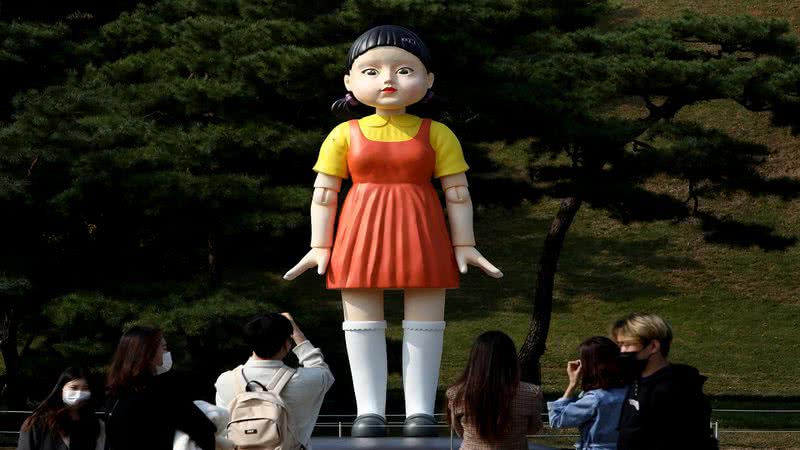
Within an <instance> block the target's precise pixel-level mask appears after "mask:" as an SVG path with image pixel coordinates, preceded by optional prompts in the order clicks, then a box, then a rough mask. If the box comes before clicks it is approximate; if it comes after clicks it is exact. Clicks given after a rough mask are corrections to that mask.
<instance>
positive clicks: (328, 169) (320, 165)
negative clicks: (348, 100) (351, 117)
mask: <svg viewBox="0 0 800 450" xmlns="http://www.w3.org/2000/svg"><path fill="white" fill-rule="evenodd" d="M349 147H350V124H349V123H348V122H343V123H340V124H339V125H337V126H336V128H334V129H333V131H331V132H330V133H329V134H328V137H326V138H325V141H323V142H322V146H321V147H320V149H319V157H318V158H317V163H316V164H315V165H314V171H315V172H318V173H324V174H325V175H332V176H335V177H339V178H347V177H348V172H347V149H348V148H349Z"/></svg>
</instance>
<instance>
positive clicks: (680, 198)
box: [483, 14, 800, 383]
mask: <svg viewBox="0 0 800 450" xmlns="http://www.w3.org/2000/svg"><path fill="white" fill-rule="evenodd" d="M518 48H519V50H518V51H514V52H512V53H511V54H508V55H504V56H503V57H501V58H499V59H498V60H497V61H496V63H495V64H494V65H493V68H492V70H493V71H494V72H495V73H496V77H497V80H498V84H499V86H498V90H499V92H501V93H503V94H504V95H501V96H500V97H498V103H497V104H496V105H495V108H496V111H501V110H505V111H520V112H521V111H525V112H526V113H525V114H507V115H504V116H502V117H503V121H497V122H493V120H494V119H493V117H492V116H491V115H489V116H487V117H485V118H483V120H485V121H486V122H488V123H491V124H492V126H490V127H485V128H488V129H491V130H494V131H496V132H497V135H496V138H501V137H504V138H505V139H509V140H513V139H515V138H516V139H528V140H529V141H528V142H531V143H530V144H529V145H527V147H526V148H527V149H528V152H529V154H530V160H531V161H533V162H532V163H531V164H530V166H529V168H528V170H529V174H528V175H529V180H531V183H532V184H533V187H534V188H536V189H539V190H541V192H542V193H543V194H544V195H547V196H549V197H551V198H555V199H560V207H559V209H558V211H557V213H556V215H555V217H554V218H553V221H552V223H551V225H550V228H549V230H548V233H547V236H546V238H545V242H544V247H543V250H542V254H541V255H540V258H539V263H538V275H537V282H536V286H535V288H534V292H533V295H532V299H533V313H532V318H531V324H530V328H529V333H528V336H527V338H526V340H525V343H524V344H523V346H522V348H521V350H520V361H521V364H522V367H523V375H524V378H525V379H527V380H529V381H532V382H535V383H539V382H540V381H541V369H540V366H539V358H540V357H541V356H542V355H543V354H544V352H545V343H546V340H547V335H548V331H549V326H550V316H551V309H552V303H553V284H554V279H555V275H556V271H557V265H558V260H559V255H560V251H561V249H562V247H563V244H564V240H565V238H566V236H567V233H568V231H569V229H570V226H571V224H572V222H573V220H574V218H575V215H576V214H577V212H578V211H579V209H580V208H581V206H582V205H584V204H588V205H590V206H591V207H592V208H594V209H600V210H605V211H607V212H608V215H609V217H611V218H613V219H616V220H618V221H620V222H621V223H623V224H627V223H631V222H635V221H638V222H641V221H655V220H666V221H673V222H675V221H684V220H688V221H691V222H693V223H696V224H697V226H698V229H699V231H702V233H703V235H704V238H705V240H706V241H708V242H712V243H722V244H727V245H735V246H741V247H749V246H756V247H760V248H762V249H765V250H776V249H783V248H786V247H787V246H789V245H793V244H794V243H795V242H796V240H797V239H796V238H795V237H785V236H780V235H776V234H774V232H773V230H772V229H771V228H769V227H767V226H764V225H761V224H750V223H741V222H737V221H735V220H733V219H730V218H726V217H722V216H720V215H718V214H715V213H714V211H713V210H712V209H710V208H709V207H707V206H706V207H703V206H702V205H701V200H702V199H709V198H725V197H724V194H732V193H741V194H744V195H749V196H753V197H754V198H759V197H762V196H769V195H771V196H778V197H780V198H784V199H789V198H795V197H796V196H797V195H798V192H800V191H798V187H800V183H799V182H798V180H796V179H791V178H769V177H767V176H765V175H763V172H762V171H761V170H759V168H760V166H761V165H762V163H763V162H764V161H765V157H766V156H767V155H768V154H769V149H767V148H765V147H764V146H762V145H756V144H753V143H750V142H744V141H741V140H738V139H736V138H733V137H731V136H729V135H726V134H725V133H723V132H721V131H718V130H714V129H708V128H706V127H704V126H703V125H702V124H701V123H695V122H691V121H687V120H686V119H681V118H678V117H677V114H678V113H679V112H680V111H681V110H682V109H683V108H685V107H688V106H691V105H694V104H698V103H700V102H706V101H711V100H728V101H735V102H737V103H738V104H740V105H742V106H743V107H745V108H748V109H750V110H753V111H776V112H778V111H779V110H780V111H783V112H786V111H789V110H791V108H795V111H796V107H797V106H796V105H797V103H796V102H795V103H791V102H790V99H791V97H790V96H784V95H779V93H781V92H784V89H785V88H786V86H785V85H786V84H787V82H788V81H787V80H788V79H790V77H791V76H793V75H795V74H796V73H797V65H796V62H795V60H796V58H797V54H798V52H797V41H796V39H795V38H794V37H793V36H790V35H789V27H788V24H787V23H786V22H785V21H779V20H758V19H755V18H752V17H735V18H716V17H699V16H696V15H690V14H686V15H684V16H682V17H679V18H676V19H672V20H665V21H646V22H641V23H638V24H636V25H633V26H630V27H627V28H624V29H619V30H612V31H601V30H598V29H594V28H587V29H583V30H578V31H575V32H571V33H564V34H552V33H532V34H528V35H525V36H522V37H520V41H519V47H518ZM788 83H789V84H791V82H788ZM778 97H780V98H778ZM770 99H772V101H770ZM781 100H783V101H781ZM620 105H622V106H625V107H619V106H620ZM495 117H497V116H495ZM775 117H776V120H777V121H778V122H779V123H780V117H784V116H780V115H776V116H775ZM680 185H683V187H684V188H683V189H680V188H679V187H680ZM671 188H672V189H671ZM680 191H683V193H682V194H681V193H680Z"/></svg>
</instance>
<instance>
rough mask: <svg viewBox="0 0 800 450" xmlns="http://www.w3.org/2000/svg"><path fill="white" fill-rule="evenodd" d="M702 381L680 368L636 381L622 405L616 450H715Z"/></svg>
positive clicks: (673, 366) (695, 373) (693, 372)
mask: <svg viewBox="0 0 800 450" xmlns="http://www.w3.org/2000/svg"><path fill="white" fill-rule="evenodd" d="M705 381H706V377H704V376H702V375H700V373H699V372H698V371H697V369H695V368H694V367H691V366H686V365H683V364H671V365H669V366H667V367H665V368H663V369H661V370H659V371H658V372H656V373H654V374H652V375H650V376H649V377H645V378H639V379H638V380H637V381H636V382H634V383H633V384H632V385H631V386H630V387H629V388H628V394H627V396H626V397H625V402H624V403H623V404H622V416H621V417H620V423H619V443H618V446H617V449H618V450H660V449H664V450H666V449H670V450H675V449H682V450H693V449H698V450H708V449H717V448H718V443H717V441H716V439H714V438H713V433H712V431H711V426H710V422H711V405H710V403H709V401H708V398H706V396H705V394H703V383H705ZM637 406H638V407H637Z"/></svg>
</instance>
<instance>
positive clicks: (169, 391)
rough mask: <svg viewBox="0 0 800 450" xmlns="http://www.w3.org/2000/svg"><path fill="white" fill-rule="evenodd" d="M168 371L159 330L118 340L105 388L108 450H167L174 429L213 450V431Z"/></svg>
mask: <svg viewBox="0 0 800 450" xmlns="http://www.w3.org/2000/svg"><path fill="white" fill-rule="evenodd" d="M171 368H172V356H171V354H170V352H169V351H168V350H167V343H166V341H165V340H164V333H163V332H162V331H161V330H159V329H157V328H148V327H138V326H137V327H133V328H131V329H130V330H129V331H128V332H127V333H125V334H124V335H123V336H122V339H120V342H119V345H118V346H117V351H116V353H115V354H114V359H113V360H112V362H111V367H110V368H109V373H108V381H107V384H106V392H107V396H108V401H107V403H106V408H107V410H108V419H107V420H106V423H107V427H108V443H109V448H110V450H142V449H147V450H172V446H173V442H174V440H175V432H176V431H178V430H181V431H183V432H184V433H186V434H188V435H189V437H190V438H191V439H192V440H193V441H194V442H195V443H196V444H197V445H198V446H199V447H200V448H202V449H203V450H214V446H215V438H214V434H215V432H216V427H215V426H214V424H213V423H211V421H210V420H208V419H207V418H206V416H205V415H204V414H203V413H202V412H201V411H200V410H199V409H198V408H197V407H196V406H195V405H194V403H193V402H192V399H191V398H190V397H189V396H188V395H184V394H183V389H182V386H181V385H180V384H179V383H177V382H175V380H174V379H173V378H172V377H171V376H170V375H169V374H167V372H169V370H170V369H171Z"/></svg>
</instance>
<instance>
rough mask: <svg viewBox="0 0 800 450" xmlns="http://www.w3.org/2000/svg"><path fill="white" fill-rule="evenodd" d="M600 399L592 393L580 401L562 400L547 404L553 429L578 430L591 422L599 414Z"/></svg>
mask: <svg viewBox="0 0 800 450" xmlns="http://www.w3.org/2000/svg"><path fill="white" fill-rule="evenodd" d="M597 406H598V399H597V396H595V395H594V393H592V391H589V392H584V394H583V395H582V396H581V397H579V398H578V399H574V398H560V399H558V400H556V401H554V402H547V410H548V411H547V414H548V416H549V417H550V427H552V428H564V427H567V428H577V427H580V426H581V425H583V424H584V423H586V422H588V421H589V420H591V418H592V417H594V415H595V413H596V412H597Z"/></svg>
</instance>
